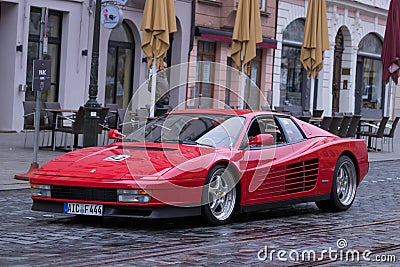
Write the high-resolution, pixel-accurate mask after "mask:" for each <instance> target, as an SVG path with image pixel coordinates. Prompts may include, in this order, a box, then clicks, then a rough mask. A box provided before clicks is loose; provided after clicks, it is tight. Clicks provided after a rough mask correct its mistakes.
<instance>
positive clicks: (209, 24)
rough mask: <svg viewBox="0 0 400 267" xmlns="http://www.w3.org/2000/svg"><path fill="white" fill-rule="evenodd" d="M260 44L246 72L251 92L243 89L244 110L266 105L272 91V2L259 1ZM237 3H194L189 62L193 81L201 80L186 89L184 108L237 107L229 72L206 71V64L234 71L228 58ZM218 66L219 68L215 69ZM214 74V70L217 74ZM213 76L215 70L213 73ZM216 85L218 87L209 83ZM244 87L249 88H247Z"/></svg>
mask: <svg viewBox="0 0 400 267" xmlns="http://www.w3.org/2000/svg"><path fill="white" fill-rule="evenodd" d="M259 4H260V13H261V25H262V33H263V42H262V43H260V44H258V49H257V56H256V58H255V59H254V60H253V61H252V64H251V68H250V69H249V70H248V77H249V80H251V82H249V83H251V84H254V85H256V87H258V88H259V90H258V88H256V89H255V90H250V89H246V91H245V92H244V99H245V102H246V103H247V107H251V108H256V109H260V108H261V107H262V106H269V104H268V101H269V99H270V98H271V89H272V70H273V55H274V49H275V48H276V41H275V25H276V1H268V0H260V1H259ZM237 5H238V1H237V0H224V1H222V0H221V1H219V0H197V1H196V16H195V25H196V27H195V37H194V42H193V49H192V50H191V53H190V58H189V61H190V62H201V63H197V65H196V67H195V68H196V70H194V72H196V77H197V79H198V80H199V79H200V80H201V81H204V82H200V83H196V84H191V85H189V86H188V88H187V99H188V101H187V105H188V106H194V107H201V108H208V107H216V105H215V104H213V103H211V102H210V101H208V100H207V99H215V100H217V101H219V103H222V104H224V105H226V106H230V107H233V108H236V107H237V106H238V104H239V98H238V95H239V93H238V89H237V87H235V86H234V81H233V79H234V77H232V72H231V71H229V70H226V69H224V70H221V72H222V75H219V77H217V78H216V77H212V76H211V75H212V74H211V73H213V72H209V71H208V69H209V68H210V66H211V65H212V64H211V65H210V63H211V62H214V63H216V64H217V66H216V68H221V69H223V68H224V66H230V67H232V68H236V67H237V66H235V65H234V63H233V62H232V59H231V43H232V32H233V27H234V24H235V18H236V10H237ZM219 66H221V67H219ZM217 72H218V71H217ZM214 73H215V71H214ZM213 81H216V83H220V86H218V85H216V84H215V83H214V84H213V83H212V82H213ZM246 88H251V86H250V85H248V86H247V87H246Z"/></svg>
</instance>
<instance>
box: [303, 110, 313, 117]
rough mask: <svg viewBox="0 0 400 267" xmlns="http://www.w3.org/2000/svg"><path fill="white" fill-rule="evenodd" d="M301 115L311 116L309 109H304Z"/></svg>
mask: <svg viewBox="0 0 400 267" xmlns="http://www.w3.org/2000/svg"><path fill="white" fill-rule="evenodd" d="M303 116H304V117H312V114H311V111H309V110H304V111H303Z"/></svg>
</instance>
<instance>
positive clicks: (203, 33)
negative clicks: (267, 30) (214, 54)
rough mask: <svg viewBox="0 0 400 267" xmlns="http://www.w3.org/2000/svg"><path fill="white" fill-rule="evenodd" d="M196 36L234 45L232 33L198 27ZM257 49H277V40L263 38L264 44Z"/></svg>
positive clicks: (260, 44) (258, 45)
mask: <svg viewBox="0 0 400 267" xmlns="http://www.w3.org/2000/svg"><path fill="white" fill-rule="evenodd" d="M195 36H200V37H201V38H204V39H208V40H213V41H218V42H224V43H232V32H227V31H222V30H217V29H211V28H206V27H201V26H196V29H195ZM257 47H260V48H272V49H276V40H274V39H271V38H268V37H263V42H262V43H259V44H257Z"/></svg>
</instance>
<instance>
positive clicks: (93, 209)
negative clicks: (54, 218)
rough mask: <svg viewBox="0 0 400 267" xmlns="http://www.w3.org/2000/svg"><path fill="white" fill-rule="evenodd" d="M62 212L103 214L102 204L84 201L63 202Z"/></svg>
mask: <svg viewBox="0 0 400 267" xmlns="http://www.w3.org/2000/svg"><path fill="white" fill-rule="evenodd" d="M64 213H67V214H79V215H94V216H102V215H103V205H98V204H86V203H67V202H66V203H64Z"/></svg>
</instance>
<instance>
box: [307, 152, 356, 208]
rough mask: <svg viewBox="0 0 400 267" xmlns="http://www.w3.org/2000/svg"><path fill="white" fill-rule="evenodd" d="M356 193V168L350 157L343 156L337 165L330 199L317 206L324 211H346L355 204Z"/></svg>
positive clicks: (318, 203) (319, 202)
mask: <svg viewBox="0 0 400 267" xmlns="http://www.w3.org/2000/svg"><path fill="white" fill-rule="evenodd" d="M356 191H357V171H356V167H355V166H354V163H353V161H352V160H351V159H350V158H349V157H348V156H341V157H340V158H339V160H338V161H337V163H336V167H335V172H334V175H333V180H332V190H331V197H330V199H329V200H323V201H317V202H316V203H315V204H316V205H317V207H318V208H320V209H322V210H328V211H344V210H347V209H348V208H350V207H351V205H352V204H353V202H354V199H355V197H356Z"/></svg>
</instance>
